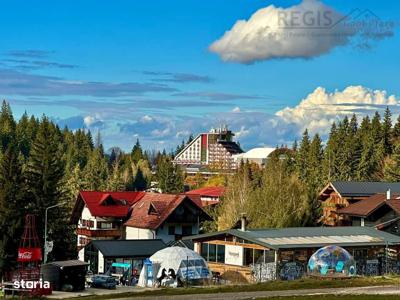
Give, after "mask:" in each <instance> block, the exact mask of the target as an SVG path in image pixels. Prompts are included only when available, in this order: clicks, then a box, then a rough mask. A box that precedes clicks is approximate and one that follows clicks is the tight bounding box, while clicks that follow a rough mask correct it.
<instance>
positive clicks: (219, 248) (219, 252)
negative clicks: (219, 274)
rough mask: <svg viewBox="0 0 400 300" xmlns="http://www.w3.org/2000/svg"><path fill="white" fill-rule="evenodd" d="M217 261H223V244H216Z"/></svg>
mask: <svg viewBox="0 0 400 300" xmlns="http://www.w3.org/2000/svg"><path fill="white" fill-rule="evenodd" d="M217 262H219V263H225V245H217Z"/></svg>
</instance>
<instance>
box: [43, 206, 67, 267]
mask: <svg viewBox="0 0 400 300" xmlns="http://www.w3.org/2000/svg"><path fill="white" fill-rule="evenodd" d="M64 204H67V202H61V203H58V204H55V205H52V206H49V207H46V212H45V215H44V253H43V264H45V263H46V262H47V212H48V211H49V209H52V208H55V207H58V206H61V205H64Z"/></svg>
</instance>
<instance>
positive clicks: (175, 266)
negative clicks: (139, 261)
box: [139, 247, 210, 283]
mask: <svg viewBox="0 0 400 300" xmlns="http://www.w3.org/2000/svg"><path fill="white" fill-rule="evenodd" d="M149 260H150V261H151V263H152V264H153V265H156V266H157V267H156V268H154V273H155V274H154V275H156V276H154V277H156V278H159V277H160V276H161V274H162V272H163V270H165V271H167V272H168V271H169V270H170V269H172V270H174V272H175V274H176V276H177V277H179V278H180V279H181V280H182V281H186V280H197V279H207V278H209V277H210V271H209V269H208V265H207V263H206V261H205V260H204V258H203V257H201V256H200V255H199V254H198V253H197V252H195V251H192V250H190V249H188V248H184V247H168V248H165V249H162V250H160V251H158V252H156V253H154V254H153V255H152V256H151V257H150V259H149ZM156 269H157V270H156ZM146 270H148V267H146V268H145V267H143V269H142V272H141V273H140V278H142V277H145V278H147V277H148V276H147V274H145V273H146ZM152 275H153V274H152ZM140 278H139V283H140V282H145V281H146V280H141V279H140Z"/></svg>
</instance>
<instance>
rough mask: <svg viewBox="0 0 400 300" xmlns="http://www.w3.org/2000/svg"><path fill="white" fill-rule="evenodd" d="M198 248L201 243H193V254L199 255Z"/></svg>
mask: <svg viewBox="0 0 400 300" xmlns="http://www.w3.org/2000/svg"><path fill="white" fill-rule="evenodd" d="M200 246H201V243H199V242H195V243H194V248H193V250H194V252H197V253H199V254H200Z"/></svg>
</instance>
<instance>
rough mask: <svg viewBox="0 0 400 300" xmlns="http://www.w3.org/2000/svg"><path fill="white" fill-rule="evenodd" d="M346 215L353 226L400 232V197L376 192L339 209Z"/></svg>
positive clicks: (339, 213)
mask: <svg viewBox="0 0 400 300" xmlns="http://www.w3.org/2000/svg"><path fill="white" fill-rule="evenodd" d="M337 214H338V215H339V216H345V217H346V218H343V219H346V220H347V222H346V223H347V224H348V225H351V226H370V227H375V228H377V229H380V230H385V231H388V232H390V233H393V234H397V235H399V234H400V229H399V225H400V197H399V195H398V194H395V195H392V194H391V193H390V191H388V192H387V193H386V194H383V193H380V194H375V195H373V196H371V197H369V198H367V199H365V200H363V201H359V202H356V203H354V204H351V205H349V206H347V207H345V208H342V209H339V210H338V211H337Z"/></svg>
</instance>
